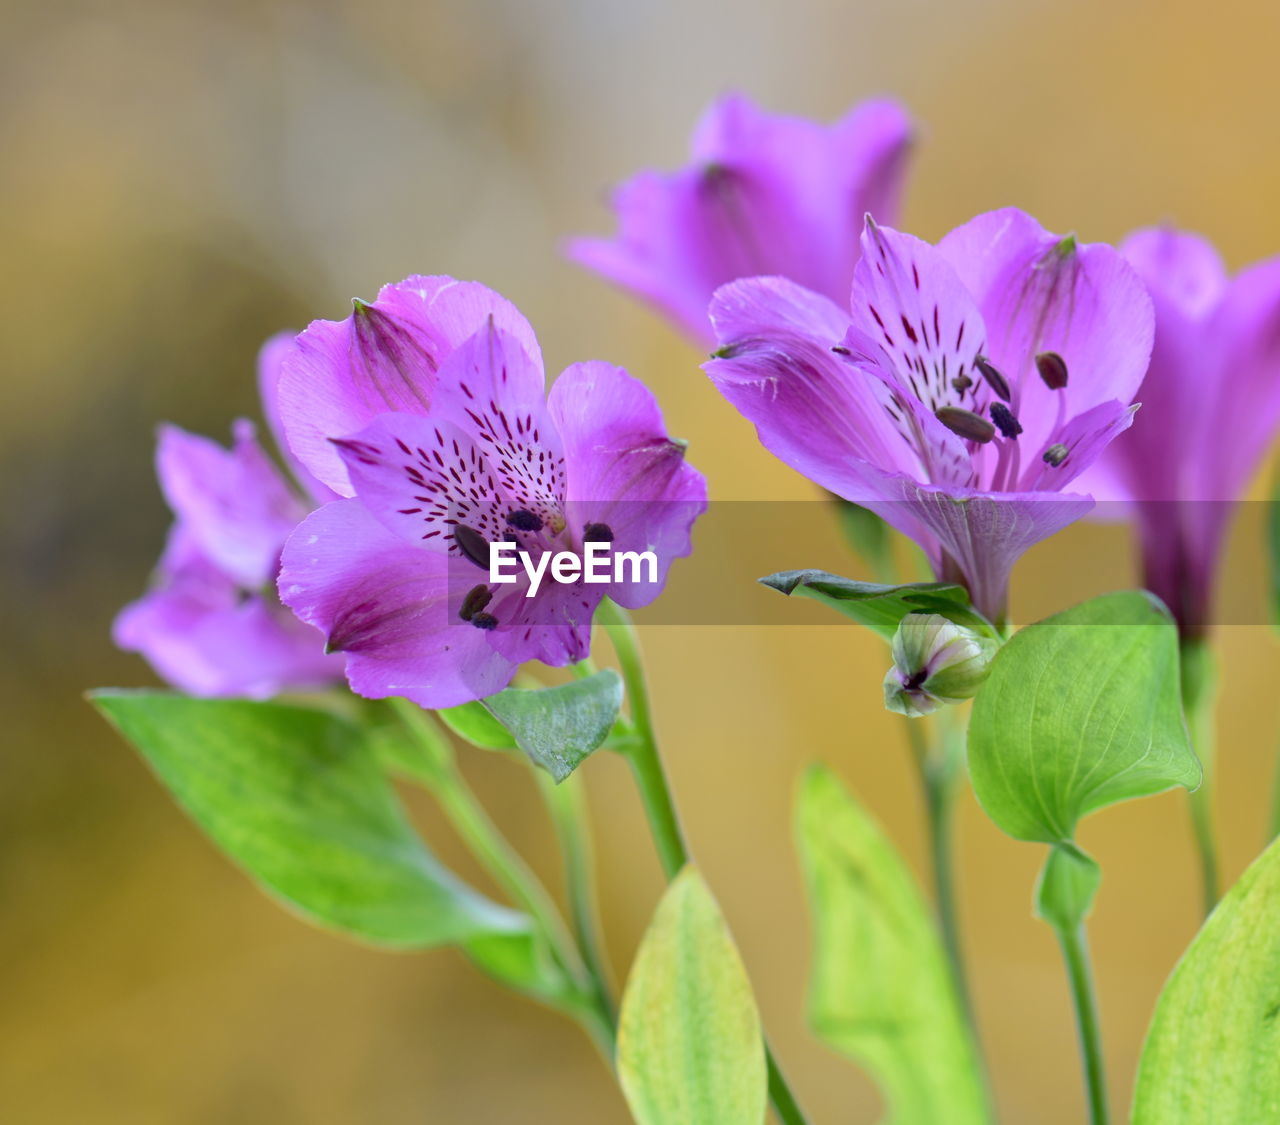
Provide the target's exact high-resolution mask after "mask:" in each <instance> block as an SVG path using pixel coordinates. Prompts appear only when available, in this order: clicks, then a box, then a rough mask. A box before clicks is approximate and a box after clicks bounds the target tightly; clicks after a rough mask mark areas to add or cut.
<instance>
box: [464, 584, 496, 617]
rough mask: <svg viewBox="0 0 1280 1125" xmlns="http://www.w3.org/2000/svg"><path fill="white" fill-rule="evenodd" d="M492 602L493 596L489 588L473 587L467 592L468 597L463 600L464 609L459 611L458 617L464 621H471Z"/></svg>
mask: <svg viewBox="0 0 1280 1125" xmlns="http://www.w3.org/2000/svg"><path fill="white" fill-rule="evenodd" d="M492 600H493V594H492V593H490V592H489V587H488V586H472V587H471V589H470V590H468V591H467V596H466V597H465V598H463V599H462V608H461V609H459V610H458V616H459V617H461V618H462V620H463V621H470V620H471V619H472V618H473V617H475V615H476V614H477V613H479V612H480V611H481V610H482V609H484V607H485V606H487V605H488V604H489V603H490V602H491V601H492Z"/></svg>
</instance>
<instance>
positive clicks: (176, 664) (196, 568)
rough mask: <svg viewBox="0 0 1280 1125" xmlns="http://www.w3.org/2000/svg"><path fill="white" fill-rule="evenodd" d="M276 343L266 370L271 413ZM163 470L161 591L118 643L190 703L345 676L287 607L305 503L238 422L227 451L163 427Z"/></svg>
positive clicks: (130, 615) (124, 619)
mask: <svg viewBox="0 0 1280 1125" xmlns="http://www.w3.org/2000/svg"><path fill="white" fill-rule="evenodd" d="M279 348H280V344H279V338H277V339H276V340H273V341H270V342H269V343H268V344H267V346H266V347H264V349H263V351H262V355H261V357H260V361H259V370H260V372H261V376H260V377H261V379H262V380H263V384H264V392H265V393H264V401H265V403H266V406H267V414H268V417H269V418H270V417H272V415H273V413H274V408H273V398H274V391H273V390H272V389H271V381H272V376H273V374H274V372H275V371H276V364H277V361H278V359H279V356H280V350H279ZM156 471H157V474H158V476H159V478H160V486H161V489H162V490H163V491H164V495H165V499H166V500H167V501H168V504H169V507H170V508H171V509H172V511H173V513H174V515H175V516H176V517H177V518H176V521H175V523H174V525H173V527H172V529H171V530H170V532H169V539H168V543H167V545H166V547H165V551H164V554H163V556H162V557H161V559H160V564H159V566H158V568H157V572H156V576H155V580H154V585H153V588H152V589H151V590H150V591H149V592H148V593H147V594H145V595H144V596H143V597H142V598H140V599H139V600H138V601H136V602H134V603H133V604H131V605H129V606H127V607H126V608H125V609H124V610H123V611H121V613H120V615H119V616H118V617H117V618H116V622H115V628H114V636H115V641H116V644H118V645H119V646H120V647H121V648H123V649H126V650H128V651H131V652H139V653H141V654H142V655H143V656H145V657H146V658H147V660H148V661H149V662H150V664H151V665H152V667H153V668H154V669H155V670H156V672H157V673H158V674H159V675H160V676H161V677H162V678H163V679H165V680H167V681H168V682H169V683H171V684H173V685H174V686H175V687H177V688H179V689H181V690H183V691H185V692H188V693H190V694H192V695H201V696H248V697H252V698H265V697H268V696H271V695H275V694H276V693H278V692H280V691H284V690H288V689H303V688H315V687H322V686H324V685H326V684H328V683H330V682H332V681H333V680H334V679H336V678H337V677H339V676H340V675H341V671H342V669H341V664H340V662H338V661H337V660H336V658H334V657H329V656H326V655H325V654H324V651H323V646H322V645H320V644H318V643H317V639H316V635H315V632H314V631H313V630H311V629H308V628H307V627H306V626H305V625H303V624H302V623H301V622H299V621H298V620H297V619H296V618H295V617H293V615H292V614H290V613H289V611H288V610H286V609H285V608H284V606H282V605H281V604H280V602H279V599H278V598H277V596H276V594H275V591H274V590H273V589H272V584H273V582H274V579H275V577H276V571H277V568H278V565H279V558H280V550H281V548H282V547H283V546H284V541H285V539H286V538H287V537H288V535H289V533H290V532H291V531H292V530H293V528H294V527H295V526H296V525H297V524H298V522H299V521H300V520H301V519H302V518H303V517H304V516H305V515H306V513H307V507H306V506H304V504H303V503H302V502H301V500H299V498H298V497H297V495H296V494H295V493H294V492H293V491H292V489H291V488H290V486H289V485H288V484H287V483H286V481H285V479H284V477H283V476H282V474H281V473H280V471H279V470H278V469H277V468H276V467H275V466H274V465H273V464H272V463H271V460H270V459H269V458H268V457H267V455H266V453H264V452H263V450H262V447H261V446H260V445H259V444H258V441H257V438H256V437H255V435H254V430H253V426H252V424H251V423H249V422H247V421H243V420H241V421H239V422H237V423H236V424H235V427H234V443H233V445H232V447H231V448H230V449H225V448H223V447H222V446H220V445H218V444H217V443H216V442H213V441H210V440H209V439H208V438H203V437H198V436H196V435H194V434H189V433H187V432H186V431H184V430H181V429H178V428H177V427H176V426H165V427H163V428H162V429H161V431H160V438H159V442H158V446H157V451H156Z"/></svg>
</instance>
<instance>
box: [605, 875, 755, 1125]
mask: <svg viewBox="0 0 1280 1125" xmlns="http://www.w3.org/2000/svg"><path fill="white" fill-rule="evenodd" d="M618 1076H619V1078H620V1079H621V1082H622V1089H623V1092H624V1093H625V1094H626V1098H627V1104H628V1105H629V1106H630V1107H631V1113H632V1115H633V1116H634V1117H635V1120H636V1122H637V1125H761V1122H763V1120H764V1113H765V1104H766V1098H767V1081H768V1080H767V1075H766V1070H765V1056H764V1041H763V1039H762V1038H761V1034H760V1017H759V1014H758V1013H757V1011H756V1004H755V1000H754V998H753V997H752V994H751V983H750V981H748V979H747V973H746V969H745V968H744V967H743V964H742V959H741V957H739V955H738V950H737V948H736V947H735V945H734V944H733V939H732V937H730V935H729V930H728V928H727V927H726V925H725V922H724V918H723V917H722V916H721V914H720V909H719V907H718V906H717V905H716V902H715V899H713V898H712V897H711V892H710V891H709V890H708V889H707V885H706V884H705V883H704V882H703V880H702V877H701V876H700V875H699V874H698V872H697V871H696V870H695V869H694V868H692V867H686V868H685V870H684V871H682V872H681V873H680V875H679V876H677V878H676V879H675V880H674V881H673V882H672V883H671V885H670V886H669V887H668V888H667V892H666V894H665V895H664V896H663V898H662V901H661V902H660V903H659V904H658V909H657V911H656V912H655V913H654V916H653V921H652V922H650V924H649V929H648V931H647V932H646V934H645V936H644V940H643V941H642V942H641V943H640V949H639V952H637V954H636V959H635V964H634V965H632V967H631V975H630V977H629V978H628V980H627V987H626V991H625V993H624V995H623V998H622V1015H621V1017H620V1020H619V1026H618Z"/></svg>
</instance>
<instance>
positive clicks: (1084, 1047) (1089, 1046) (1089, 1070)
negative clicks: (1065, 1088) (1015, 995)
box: [1055, 922, 1110, 1125]
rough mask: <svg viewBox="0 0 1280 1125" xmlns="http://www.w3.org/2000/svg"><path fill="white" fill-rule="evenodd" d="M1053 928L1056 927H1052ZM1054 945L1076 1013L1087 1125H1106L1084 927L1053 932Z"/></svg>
mask: <svg viewBox="0 0 1280 1125" xmlns="http://www.w3.org/2000/svg"><path fill="white" fill-rule="evenodd" d="M1055 928H1056V927H1055ZM1057 933H1058V944H1059V945H1060V946H1061V947H1062V958H1063V961H1064V963H1065V964H1066V969H1067V979H1068V982H1069V983H1070V986H1071V1003H1072V1005H1073V1007H1074V1008H1075V1013H1076V1032H1077V1035H1078V1038H1079V1041H1080V1058H1081V1063H1082V1065H1083V1067H1084V1081H1085V1094H1086V1097H1087V1099H1088V1103H1089V1121H1090V1123H1091V1125H1108V1122H1109V1120H1110V1116H1109V1113H1108V1110H1107V1079H1106V1072H1105V1070H1104V1068H1103V1063H1102V1036H1101V1034H1100V1031H1099V1025H1098V999H1097V996H1096V994H1095V991H1094V987H1093V969H1092V966H1091V965H1090V961H1089V945H1088V941H1087V940H1086V938H1085V932H1084V923H1083V922H1081V923H1078V924H1077V925H1075V926H1064V927H1061V928H1057Z"/></svg>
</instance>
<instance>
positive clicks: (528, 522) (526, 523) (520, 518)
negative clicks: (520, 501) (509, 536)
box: [507, 508, 542, 531]
mask: <svg viewBox="0 0 1280 1125" xmlns="http://www.w3.org/2000/svg"><path fill="white" fill-rule="evenodd" d="M507 523H509V524H510V525H511V526H512V527H514V528H515V529H516V530H517V531H541V530H542V517H541V516H540V515H538V513H537V512H531V511H529V509H528V508H517V509H516V510H515V511H514V512H508V513H507Z"/></svg>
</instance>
